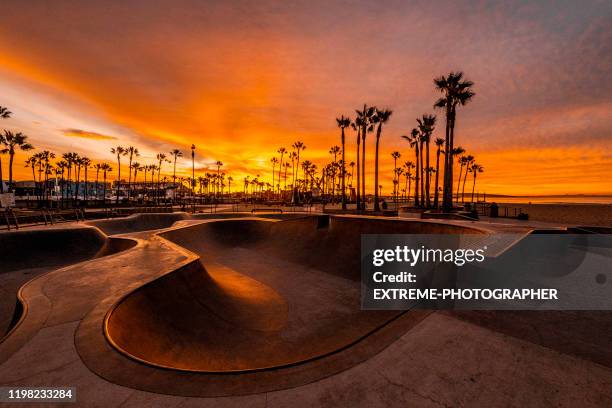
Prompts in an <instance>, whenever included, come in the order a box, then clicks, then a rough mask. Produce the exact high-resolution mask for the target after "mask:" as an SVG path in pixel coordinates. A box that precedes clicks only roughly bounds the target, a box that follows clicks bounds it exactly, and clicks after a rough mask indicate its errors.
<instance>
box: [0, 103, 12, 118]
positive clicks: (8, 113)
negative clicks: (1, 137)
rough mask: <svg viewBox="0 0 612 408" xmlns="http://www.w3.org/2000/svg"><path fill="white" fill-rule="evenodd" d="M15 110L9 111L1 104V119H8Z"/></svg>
mask: <svg viewBox="0 0 612 408" xmlns="http://www.w3.org/2000/svg"><path fill="white" fill-rule="evenodd" d="M12 114H13V112H11V111H9V110H8V109H7V108H5V107H4V106H0V119H8V118H10V117H11V115H12Z"/></svg>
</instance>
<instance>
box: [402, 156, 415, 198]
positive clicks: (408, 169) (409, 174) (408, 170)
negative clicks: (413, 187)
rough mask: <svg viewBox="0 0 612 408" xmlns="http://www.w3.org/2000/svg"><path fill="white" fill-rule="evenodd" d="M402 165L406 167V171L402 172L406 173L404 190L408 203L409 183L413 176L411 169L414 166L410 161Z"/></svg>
mask: <svg viewBox="0 0 612 408" xmlns="http://www.w3.org/2000/svg"><path fill="white" fill-rule="evenodd" d="M404 166H405V167H406V171H405V172H404V173H405V174H406V185H405V187H404V189H405V190H406V202H408V203H410V184H411V182H412V178H413V177H412V172H411V170H412V169H414V167H415V166H414V163H413V162H411V161H407V162H406V163H404Z"/></svg>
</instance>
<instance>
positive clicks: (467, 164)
mask: <svg viewBox="0 0 612 408" xmlns="http://www.w3.org/2000/svg"><path fill="white" fill-rule="evenodd" d="M473 164H474V156H472V155H471V154H468V155H467V156H465V168H466V171H465V175H464V176H463V187H462V189H461V202H462V203H463V202H465V201H464V198H465V181H466V180H467V174H468V170H469V169H470V168H471V167H472V165H473Z"/></svg>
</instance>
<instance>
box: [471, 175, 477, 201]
mask: <svg viewBox="0 0 612 408" xmlns="http://www.w3.org/2000/svg"><path fill="white" fill-rule="evenodd" d="M476 173H477V171H474V182H473V183H472V203H474V189H475V188H476Z"/></svg>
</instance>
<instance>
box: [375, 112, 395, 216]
mask: <svg viewBox="0 0 612 408" xmlns="http://www.w3.org/2000/svg"><path fill="white" fill-rule="evenodd" d="M392 113H393V111H391V110H390V109H383V110H378V109H376V114H375V115H374V117H373V122H374V123H377V124H378V127H377V129H376V148H375V151H374V185H375V186H377V185H378V151H379V147H380V136H381V135H382V125H383V124H385V123H387V121H389V118H390V117H391V114H392ZM374 211H380V204H379V203H378V190H377V189H375V190H374Z"/></svg>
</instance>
